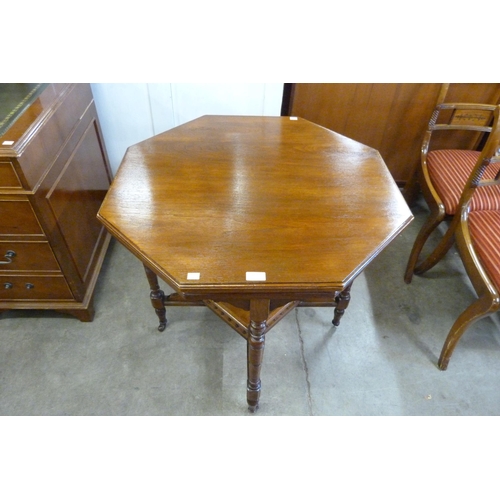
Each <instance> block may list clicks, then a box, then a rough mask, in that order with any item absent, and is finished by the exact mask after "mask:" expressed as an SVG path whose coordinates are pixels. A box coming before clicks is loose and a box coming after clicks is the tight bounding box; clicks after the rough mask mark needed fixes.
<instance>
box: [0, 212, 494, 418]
mask: <svg viewBox="0 0 500 500" xmlns="http://www.w3.org/2000/svg"><path fill="white" fill-rule="evenodd" d="M412 209H413V211H414V214H415V216H416V218H415V220H414V222H413V223H412V224H411V225H410V227H409V228H408V229H407V230H406V231H405V232H404V233H403V234H402V235H400V236H399V237H398V238H397V239H396V240H395V241H394V242H393V243H392V244H391V245H390V246H389V247H388V248H387V249H386V250H385V251H384V252H383V253H382V254H381V255H380V256H378V257H377V258H376V259H375V260H374V261H373V262H372V263H371V265H370V266H369V267H368V269H367V270H366V271H365V272H364V273H363V274H362V275H361V276H360V277H358V279H357V280H356V281H355V283H354V285H353V288H352V299H351V303H350V305H349V308H348V309H347V311H346V314H345V315H344V317H343V319H342V321H341V324H340V326H339V327H338V328H334V327H333V326H332V325H331V318H332V310H331V309H329V308H300V309H296V310H295V311H292V312H291V313H290V314H288V316H286V317H285V318H284V319H283V320H282V321H281V322H280V323H279V324H278V325H277V326H276V327H275V328H273V329H272V330H271V331H270V332H269V334H268V335H267V340H266V348H265V354H264V364H263V368H262V394H261V403H260V409H259V410H258V412H257V413H256V416H264V415H305V416H307V415H395V416H397V415H416V416H420V415H499V414H500V393H499V391H498V386H499V381H500V334H499V331H498V319H497V318H487V319H484V320H482V321H480V322H478V323H476V325H474V326H473V327H472V328H471V329H470V330H469V331H468V332H467V333H466V334H465V335H464V337H463V338H462V340H461V341H460V343H459V344H458V347H457V348H456V350H455V353H454V354H453V357H452V358H451V361H450V365H449V368H448V370H447V371H445V372H442V371H440V370H438V368H437V365H436V363H437V359H438V357H439V353H440V350H441V347H442V344H443V342H444V339H445V337H446V335H447V333H448V330H449V328H450V326H451V325H452V323H453V321H454V320H455V318H456V317H457V316H458V314H459V313H460V312H461V311H462V310H463V309H465V307H466V306H467V305H468V304H469V303H470V302H471V301H472V300H473V299H474V297H475V294H474V291H473V289H472V287H471V285H470V282H469V280H468V278H467V276H466V275H465V273H464V270H463V266H462V264H461V261H460V259H459V257H458V255H457V252H456V250H455V249H452V251H451V252H450V253H449V255H448V256H447V257H446V258H445V259H444V260H443V261H442V262H441V263H440V264H439V265H438V266H436V267H435V268H434V269H433V270H431V271H430V272H428V273H427V274H426V275H425V276H424V277H415V278H414V280H413V283H412V284H411V285H406V284H405V283H404V282H403V273H404V269H405V265H406V260H407V258H408V254H409V251H410V248H411V245H412V243H413V240H414V238H415V235H416V233H417V231H418V229H419V228H420V226H421V224H422V223H423V220H424V218H425V216H426V215H427V210H426V208H425V205H424V204H423V203H419V204H417V205H416V206H414V207H412ZM339 258H342V256H339ZM165 291H166V292H167V291H168V287H166V286H165ZM95 306H96V316H95V319H94V321H93V322H92V323H81V322H79V321H78V320H76V319H75V318H73V317H71V316H66V315H63V314H60V313H56V312H50V311H49V312H42V311H7V312H5V313H4V314H3V315H2V316H1V318H0V414H1V415H235V416H238V415H241V416H246V415H249V413H248V411H247V406H246V344H245V341H244V339H242V338H241V337H240V336H239V335H238V334H236V333H235V332H234V331H233V330H232V329H231V328H230V327H228V326H227V325H226V324H225V323H223V322H222V321H221V320H220V319H219V318H218V317H217V316H215V315H214V314H213V313H212V312H211V311H210V310H208V309H205V308H201V307H192V308H191V307H172V308H168V309H167V314H168V319H169V324H168V327H167V329H166V330H165V331H164V332H163V333H160V332H158V331H157V328H156V327H157V319H156V316H155V314H154V311H153V309H152V307H151V304H150V301H149V290H148V285H147V281H146V278H145V276H144V274H143V268H142V265H141V264H140V262H139V261H138V260H136V259H135V257H133V256H132V255H131V254H130V253H129V252H128V251H127V250H126V249H125V248H124V247H122V246H121V245H120V244H119V243H118V242H113V243H112V245H111V247H110V250H109V252H108V255H107V257H106V260H105V263H104V266H103V270H102V273H101V275H100V278H99V283H98V287H97V290H96V296H95Z"/></svg>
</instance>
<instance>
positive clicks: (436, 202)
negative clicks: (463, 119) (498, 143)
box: [404, 84, 497, 283]
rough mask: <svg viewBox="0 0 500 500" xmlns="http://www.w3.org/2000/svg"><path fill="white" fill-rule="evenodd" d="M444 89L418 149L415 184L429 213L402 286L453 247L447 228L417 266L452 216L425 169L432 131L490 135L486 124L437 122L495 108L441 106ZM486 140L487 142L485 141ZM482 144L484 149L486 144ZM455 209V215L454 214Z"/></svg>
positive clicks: (452, 229)
mask: <svg viewBox="0 0 500 500" xmlns="http://www.w3.org/2000/svg"><path fill="white" fill-rule="evenodd" d="M447 90H448V84H445V85H443V87H442V89H441V93H440V96H439V98H438V104H437V105H436V107H435V109H434V112H433V114H432V117H431V119H430V121H429V124H428V127H427V131H426V133H425V136H424V140H423V142H422V149H421V168H420V169H419V170H418V182H419V184H420V187H421V190H422V194H423V196H424V198H425V200H426V202H427V205H428V206H429V209H430V214H429V216H428V218H427V220H426V221H425V223H424V225H423V226H422V227H421V229H420V232H419V233H418V235H417V238H416V239H415V242H414V244H413V248H412V250H411V253H410V257H409V259H408V264H407V266H406V271H405V276H404V280H405V282H406V283H411V280H412V278H413V275H414V274H423V273H424V272H426V271H428V270H429V269H431V268H432V267H434V266H435V265H436V264H437V263H438V262H439V261H440V260H441V259H442V258H443V257H444V255H445V254H446V253H447V252H448V250H449V249H450V248H451V246H452V245H453V241H454V239H453V236H454V233H455V227H451V228H450V229H449V230H448V231H447V232H446V234H445V236H444V237H443V238H442V239H441V241H440V242H439V243H438V245H437V246H436V247H435V248H434V250H433V251H432V252H431V253H430V255H428V256H427V257H426V258H425V259H424V260H423V261H422V262H420V263H417V262H418V259H419V256H420V253H421V252H422V249H423V247H424V245H425V243H426V241H427V240H428V238H429V236H430V235H431V234H432V233H433V232H434V230H435V229H436V228H437V227H438V226H439V225H440V224H441V222H443V221H445V220H452V219H453V216H454V214H447V213H446V209H445V206H444V203H443V201H442V200H441V198H440V196H439V195H438V193H437V192H436V190H435V188H434V186H433V183H432V181H431V178H430V175H429V170H428V166H427V155H428V153H429V146H430V143H431V138H432V136H433V133H434V132H435V131H443V130H447V131H450V130H466V131H470V132H478V133H489V134H490V135H491V131H492V126H490V125H473V124H472V125H471V124H465V125H463V124H459V123H453V122H452V123H445V124H444V123H438V118H439V116H440V114H441V113H442V112H443V111H446V110H449V111H451V112H456V111H481V112H490V113H494V111H495V109H497V106H496V105H490V104H474V103H445V102H443V101H444V98H445V96H446V92H447ZM488 141H489V139H488ZM488 141H487V142H486V145H485V148H486V146H487V144H488ZM485 148H483V154H482V155H481V157H480V159H479V161H478V163H480V162H481V161H482V159H483V158H484V153H485V151H484V150H485ZM458 211H459V210H458V208H457V210H456V212H458Z"/></svg>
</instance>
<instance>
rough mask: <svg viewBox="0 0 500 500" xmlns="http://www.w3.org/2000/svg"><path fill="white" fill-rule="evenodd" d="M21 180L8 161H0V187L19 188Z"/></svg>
mask: <svg viewBox="0 0 500 500" xmlns="http://www.w3.org/2000/svg"><path fill="white" fill-rule="evenodd" d="M21 188H22V185H21V181H20V180H19V177H18V176H17V174H16V171H15V170H14V165H12V163H11V162H10V161H7V162H6V161H0V189H21Z"/></svg>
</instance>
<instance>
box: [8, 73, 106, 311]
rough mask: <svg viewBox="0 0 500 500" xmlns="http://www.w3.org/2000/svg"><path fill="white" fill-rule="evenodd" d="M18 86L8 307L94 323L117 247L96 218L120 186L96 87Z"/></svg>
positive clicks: (11, 130)
mask: <svg viewBox="0 0 500 500" xmlns="http://www.w3.org/2000/svg"><path fill="white" fill-rule="evenodd" d="M12 85H13V84H9V85H5V86H4V84H0V93H1V91H2V90H3V91H5V92H9V91H11V90H12ZM17 85H19V86H22V85H23V84H17ZM2 86H4V87H3V89H2ZM9 86H10V87H9ZM8 87H9V88H8ZM14 90H15V91H16V92H18V94H19V95H18V96H16V99H17V100H14V101H12V106H11V108H12V109H10V111H9V109H7V110H5V109H4V110H0V111H2V112H3V113H2V114H1V115H0V311H2V310H6V309H53V310H59V311H62V312H66V313H69V314H72V315H73V316H75V317H77V318H78V319H80V320H81V321H91V320H92V319H93V316H94V307H93V295H94V289H95V285H96V282H97V278H98V274H99V271H100V269H101V265H102V262H103V259H104V256H105V253H106V250H107V248H108V245H109V241H110V236H109V235H108V234H107V232H106V231H105V230H104V228H103V227H102V226H101V224H100V223H99V222H98V221H97V219H96V214H97V211H98V209H99V207H100V204H101V202H102V200H103V199H104V196H105V194H106V191H107V189H108V187H109V185H110V182H111V171H110V168H109V162H108V159H107V155H106V150H105V146H104V142H103V139H102V134H101V130H100V126H99V122H98V118H97V113H96V109H95V105H94V101H93V97H92V92H91V88H90V85H89V84H74V83H73V84H30V86H29V87H28V86H26V88H25V89H23V88H20V89H19V88H15V89H14ZM4 102H6V100H4ZM9 119H10V121H11V122H10V123H8V120H9Z"/></svg>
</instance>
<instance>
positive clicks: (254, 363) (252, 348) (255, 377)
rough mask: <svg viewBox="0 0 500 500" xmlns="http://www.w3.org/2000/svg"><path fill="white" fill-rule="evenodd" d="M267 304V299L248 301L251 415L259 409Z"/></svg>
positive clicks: (248, 383)
mask: <svg viewBox="0 0 500 500" xmlns="http://www.w3.org/2000/svg"><path fill="white" fill-rule="evenodd" d="M269 303H270V302H269V300H267V299H254V300H251V301H250V327H249V332H248V339H247V374H248V377H247V402H248V409H249V410H250V411H251V412H252V413H253V412H255V410H257V408H258V407H259V398H260V387H261V382H260V369H261V366H262V359H263V357H264V344H265V333H266V329H267V318H268V316H269Z"/></svg>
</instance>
